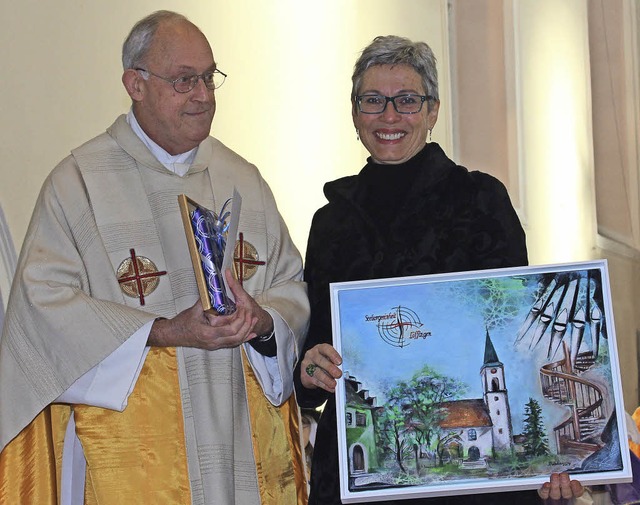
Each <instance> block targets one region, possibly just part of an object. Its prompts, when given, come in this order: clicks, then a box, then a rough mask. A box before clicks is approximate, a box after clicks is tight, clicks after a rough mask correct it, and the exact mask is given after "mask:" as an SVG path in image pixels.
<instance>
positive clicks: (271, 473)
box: [242, 350, 308, 505]
mask: <svg viewBox="0 0 640 505" xmlns="http://www.w3.org/2000/svg"><path fill="white" fill-rule="evenodd" d="M242 364H243V368H244V377H245V384H246V389H247V401H248V404H249V417H250V418H251V437H252V441H253V454H254V458H255V461H256V471H257V474H258V484H259V488H260V501H261V504H262V505H283V504H285V503H286V504H294V503H297V504H298V505H303V504H306V503H307V501H308V496H307V480H306V473H305V469H304V467H303V465H304V463H303V461H304V460H303V457H302V450H301V445H302V444H301V442H300V436H299V435H300V431H299V428H300V422H299V419H300V418H299V415H298V405H297V403H296V400H295V397H294V395H291V396H290V397H289V399H288V400H287V401H286V402H285V403H284V404H282V405H281V406H279V407H275V406H274V405H272V404H271V402H270V401H269V400H267V399H266V398H265V396H264V393H263V392H262V388H261V387H260V384H259V383H258V380H257V379H256V376H255V374H254V373H253V370H252V368H251V366H250V365H249V360H248V359H247V357H246V355H245V352H244V350H243V351H242Z"/></svg>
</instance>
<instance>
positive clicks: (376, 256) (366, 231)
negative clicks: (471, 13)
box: [294, 36, 582, 505]
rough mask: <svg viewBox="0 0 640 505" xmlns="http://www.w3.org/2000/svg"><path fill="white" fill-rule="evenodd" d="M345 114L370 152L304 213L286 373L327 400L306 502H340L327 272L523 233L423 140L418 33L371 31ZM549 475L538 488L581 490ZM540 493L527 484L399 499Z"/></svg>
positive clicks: (496, 201)
mask: <svg viewBox="0 0 640 505" xmlns="http://www.w3.org/2000/svg"><path fill="white" fill-rule="evenodd" d="M352 80H353V89H352V94H351V101H352V107H353V109H352V114H353V123H354V125H355V127H356V132H357V135H358V138H359V139H360V140H361V142H362V143H363V144H364V146H365V147H366V148H367V150H368V151H369V153H370V154H371V157H370V158H369V159H368V161H367V164H366V165H365V167H364V168H363V169H362V171H361V172H360V173H359V174H358V175H355V176H350V177H344V178H342V179H338V180H336V181H333V182H330V183H328V184H326V185H325V188H324V192H325V195H326V197H327V199H328V201H329V203H328V204H327V205H326V206H324V207H323V208H321V209H320V210H318V211H317V212H316V214H315V216H314V218H313V223H312V226H311V232H310V235H309V242H308V248H307V256H306V265H305V280H306V281H307V282H308V284H309V298H310V301H311V323H310V329H309V334H308V337H307V341H306V344H305V353H304V354H303V356H304V358H303V359H302V361H301V362H299V363H298V366H297V368H296V371H295V375H294V379H295V383H296V393H297V398H298V402H299V404H300V406H302V407H307V408H313V407H318V406H320V405H321V404H322V403H324V402H325V400H326V401H327V404H326V406H325V408H324V411H323V414H322V417H321V418H320V422H319V425H318V429H317V434H316V445H315V451H314V454H313V463H312V472H311V496H310V500H309V504H311V505H315V504H322V505H325V504H331V505H332V504H340V503H341V502H340V496H339V475H338V461H337V458H338V456H337V437H336V430H337V428H336V413H335V399H334V394H333V393H334V391H335V385H336V379H337V378H339V377H340V375H341V372H340V370H339V368H338V367H337V365H339V364H340V363H341V358H340V355H339V354H338V352H337V351H336V350H335V349H334V348H333V347H332V346H331V312H330V305H329V283H330V282H339V281H349V280H360V279H374V278H383V277H399V276H408V275H419V274H433V273H442V272H456V271H466V270H479V269H487V268H500V267H510V266H519V265H526V264H527V252H526V245H525V235H524V232H523V230H522V227H521V225H520V222H519V220H518V217H517V215H516V213H515V211H514V209H513V206H512V205H511V202H510V200H509V196H508V195H507V192H506V190H505V188H504V186H503V185H502V184H501V183H500V182H499V181H498V180H497V179H495V178H493V177H491V176H490V175H487V174H483V173H480V172H469V171H467V169H465V168H464V167H461V166H457V165H456V164H455V163H454V162H452V161H451V160H450V159H448V158H447V156H446V155H445V154H444V152H443V151H442V149H441V148H440V146H438V145H437V144H435V143H432V142H429V143H427V136H430V133H431V130H432V129H433V127H434V125H435V123H436V120H437V119H438V108H439V105H440V102H439V99H438V78H437V71H436V61H435V57H434V55H433V52H432V51H431V49H430V48H429V46H427V45H426V44H425V43H422V42H417V43H414V42H412V41H410V40H408V39H405V38H401V37H396V36H387V37H377V38H376V39H374V41H373V42H372V43H371V44H370V45H369V46H368V47H367V48H365V49H364V51H363V52H362V55H361V56H360V58H359V59H358V61H357V62H356V65H355V69H354V73H353V78H352ZM581 491H582V488H581V486H580V484H579V483H577V482H575V481H574V483H573V484H571V483H570V482H569V479H568V478H567V476H566V475H562V476H558V475H554V476H553V479H551V480H550V482H549V483H546V484H545V486H544V488H543V489H541V495H542V493H544V494H545V497H547V496H549V494H551V495H552V497H558V498H559V497H560V494H563V495H564V496H565V497H569V496H572V495H573V494H579V493H581ZM515 500H518V504H519V505H524V504H526V503H540V499H539V498H538V496H537V494H536V493H535V491H533V492H525V493H499V494H495V495H487V494H480V495H475V496H458V497H451V498H431V499H422V500H410V501H406V500H403V501H399V502H398V503H401V504H408V503H425V504H429V505H440V504H449V503H452V504H453V503H455V504H472V503H483V504H487V503H492V504H494V503H495V504H498V503H509V504H513V503H515Z"/></svg>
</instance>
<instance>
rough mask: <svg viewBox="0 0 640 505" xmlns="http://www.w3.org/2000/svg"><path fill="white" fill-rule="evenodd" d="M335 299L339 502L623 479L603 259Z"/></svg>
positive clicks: (336, 287) (422, 279) (379, 284)
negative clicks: (568, 478)
mask: <svg viewBox="0 0 640 505" xmlns="http://www.w3.org/2000/svg"><path fill="white" fill-rule="evenodd" d="M330 291H331V307H332V318H333V335H334V345H335V347H336V349H337V350H338V352H340V354H341V355H342V357H343V363H342V371H343V378H342V379H341V380H339V381H338V386H337V388H336V408H337V418H338V448H339V464H340V468H339V470H340V488H341V489H340V492H341V497H342V501H343V502H344V503H357V502H374V501H379V500H383V499H403V498H417V497H430V496H444V495H462V494H470V493H487V492H500V491H510V490H518V489H537V488H538V487H539V486H540V485H541V484H542V483H544V482H546V481H547V480H548V478H549V475H550V474H551V473H552V472H563V471H564V472H569V473H571V474H574V475H575V476H574V477H573V478H577V479H579V480H580V481H581V482H582V483H584V484H601V483H615V482H629V481H631V469H630V461H629V449H628V441H627V434H626V428H625V421H624V406H623V400H622V389H621V380H620V370H619V365H618V357H617V350H616V339H615V329H614V324H613V313H612V308H611V296H610V290H609V278H608V271H607V264H606V261H605V260H599V261H593V262H582V263H573V264H563V265H548V266H535V267H523V268H508V269H497V270H484V271H477V272H464V273H456V274H439V275H429V276H417V277H405V278H396V279H382V280H368V281H354V282H342V283H334V284H331V287H330Z"/></svg>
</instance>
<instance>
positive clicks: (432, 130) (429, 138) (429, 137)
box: [429, 128, 433, 142]
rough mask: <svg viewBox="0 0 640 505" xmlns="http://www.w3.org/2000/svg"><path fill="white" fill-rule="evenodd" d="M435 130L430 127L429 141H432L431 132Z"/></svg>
mask: <svg viewBox="0 0 640 505" xmlns="http://www.w3.org/2000/svg"><path fill="white" fill-rule="evenodd" d="M432 131H433V128H429V142H431V132H432Z"/></svg>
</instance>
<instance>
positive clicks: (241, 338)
mask: <svg viewBox="0 0 640 505" xmlns="http://www.w3.org/2000/svg"><path fill="white" fill-rule="evenodd" d="M257 322H258V318H257V317H255V316H253V315H252V313H251V312H250V311H249V310H246V309H245V308H243V307H238V308H237V310H236V311H235V312H234V313H233V314H230V315H227V316H218V315H215V314H210V313H208V312H205V311H204V310H203V309H202V304H201V302H200V301H199V300H198V302H196V304H195V305H194V306H193V307H191V308H189V309H186V310H184V311H182V312H180V313H179V314H178V315H177V316H175V317H174V318H172V319H157V320H156V321H155V322H154V323H153V325H152V327H151V332H150V333H149V339H148V341H147V344H148V345H150V346H156V347H197V348H199V349H206V350H209V351H213V350H216V349H222V348H230V347H237V346H239V345H240V344H242V343H244V342H246V341H248V340H250V339H252V338H254V337H255V336H256V333H255V332H254V331H253V329H254V327H255V325H256V323H257Z"/></svg>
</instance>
